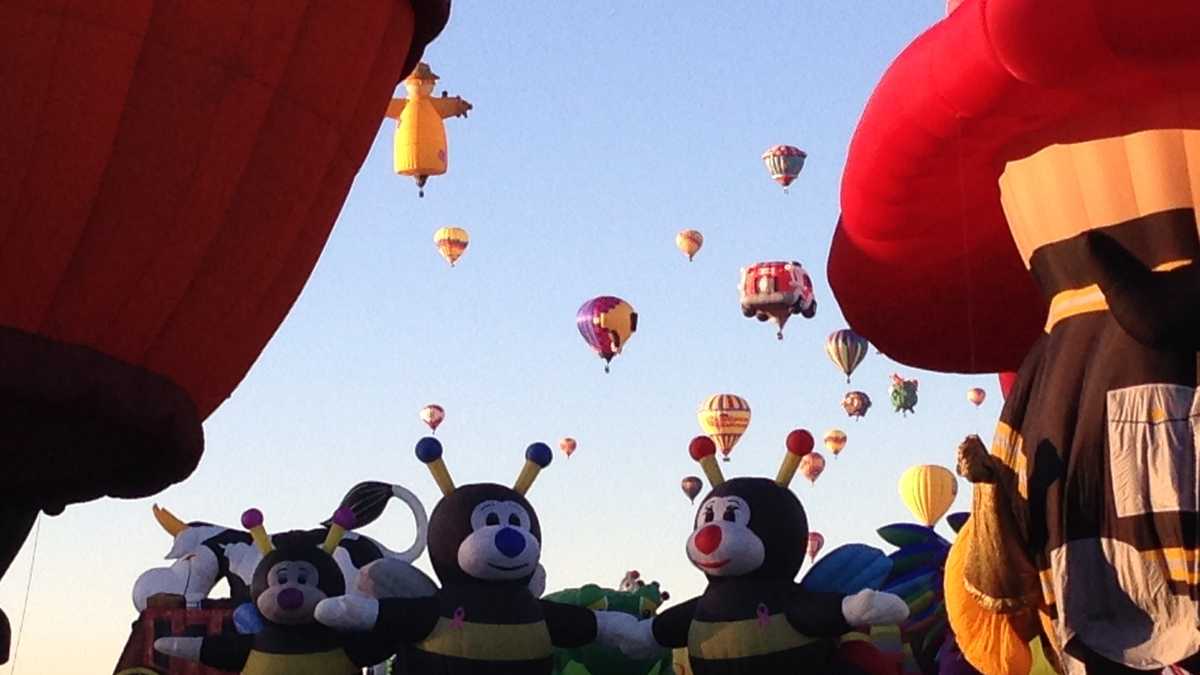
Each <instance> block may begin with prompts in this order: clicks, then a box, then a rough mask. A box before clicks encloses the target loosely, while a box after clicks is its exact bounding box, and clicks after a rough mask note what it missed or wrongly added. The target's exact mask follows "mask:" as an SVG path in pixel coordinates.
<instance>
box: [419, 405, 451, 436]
mask: <svg viewBox="0 0 1200 675" xmlns="http://www.w3.org/2000/svg"><path fill="white" fill-rule="evenodd" d="M444 419H446V410H445V408H443V407H442V406H440V405H438V404H436V403H430V404H429V405H427V406H425V407H424V408H421V421H422V422H424V423H425V425H426V426H428V427H429V430H430V431H432V432H433V433H437V428H438V426H439V425H440V424H441V423H442V420H444Z"/></svg>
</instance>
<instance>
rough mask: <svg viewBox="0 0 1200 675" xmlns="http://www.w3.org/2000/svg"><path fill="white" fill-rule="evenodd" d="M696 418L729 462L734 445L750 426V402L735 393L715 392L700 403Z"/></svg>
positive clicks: (702, 429) (701, 428)
mask: <svg viewBox="0 0 1200 675" xmlns="http://www.w3.org/2000/svg"><path fill="white" fill-rule="evenodd" d="M696 419H697V420H698V421H699V422H700V430H701V431H703V432H704V433H705V434H706V435H708V437H709V438H711V439H712V440H713V443H716V444H717V449H718V450H720V451H721V454H722V455H723V456H724V457H723V459H724V460H725V461H727V462H728V461H729V453H731V452H733V446H735V445H737V442H738V440H739V439H740V438H741V437H742V434H744V433H746V428H747V427H749V426H750V404H749V403H746V399H744V398H742V397H741V396H737V395H735V394H713V395H712V396H709V397H708V398H707V399H705V400H704V403H701V404H700V410H699V411H698V412H697V413H696Z"/></svg>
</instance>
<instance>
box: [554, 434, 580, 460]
mask: <svg viewBox="0 0 1200 675" xmlns="http://www.w3.org/2000/svg"><path fill="white" fill-rule="evenodd" d="M576 445H577V444H576V443H575V439H574V438H571V437H570V436H565V437H564V438H563V439H562V440H561V441H559V442H558V449H559V450H562V451H563V453H564V454H565V455H566V456H567V457H570V456H571V454H572V453H574V452H575V446H576Z"/></svg>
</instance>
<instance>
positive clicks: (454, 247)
mask: <svg viewBox="0 0 1200 675" xmlns="http://www.w3.org/2000/svg"><path fill="white" fill-rule="evenodd" d="M433 243H434V245H435V246H437V250H438V253H441V254H442V257H443V258H445V259H446V262H448V263H450V266H451V267H454V263H456V262H458V259H459V258H460V257H461V256H462V254H463V252H464V251H466V250H467V245H468V244H470V243H471V237H470V236H469V235H468V234H467V231H466V230H464V229H462V228H461V227H443V228H441V229H440V230H438V231H437V232H434V233H433Z"/></svg>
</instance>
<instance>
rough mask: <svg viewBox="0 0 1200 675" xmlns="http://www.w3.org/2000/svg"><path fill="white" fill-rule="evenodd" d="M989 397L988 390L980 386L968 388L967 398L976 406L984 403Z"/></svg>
mask: <svg viewBox="0 0 1200 675" xmlns="http://www.w3.org/2000/svg"><path fill="white" fill-rule="evenodd" d="M986 398H987V392H986V391H984V390H982V389H980V388H979V387H972V388H970V389H968V390H967V400H968V401H970V402H971V403H974V404H975V407H977V408H978V407H979V406H981V405H983V401H984V400H985V399H986Z"/></svg>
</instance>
